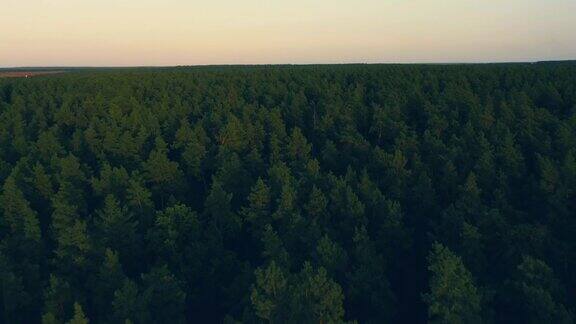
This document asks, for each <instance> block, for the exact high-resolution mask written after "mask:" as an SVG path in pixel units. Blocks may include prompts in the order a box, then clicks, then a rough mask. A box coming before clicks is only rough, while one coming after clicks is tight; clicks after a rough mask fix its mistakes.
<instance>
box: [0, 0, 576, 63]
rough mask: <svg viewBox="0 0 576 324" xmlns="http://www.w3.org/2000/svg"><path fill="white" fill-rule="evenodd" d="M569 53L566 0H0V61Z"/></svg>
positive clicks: (481, 58)
mask: <svg viewBox="0 0 576 324" xmlns="http://www.w3.org/2000/svg"><path fill="white" fill-rule="evenodd" d="M550 59H576V0H477V1H468V0H444V1H442V0H378V1H377V0H290V1H288V0H283V1H279V0H268V1H264V0H210V1H196V0H154V1H153V0H0V67H14V66H137V65H195V64H253V63H254V64H269V63H349V62H368V63H375V62H382V63H387V62H500V61H533V60H550Z"/></svg>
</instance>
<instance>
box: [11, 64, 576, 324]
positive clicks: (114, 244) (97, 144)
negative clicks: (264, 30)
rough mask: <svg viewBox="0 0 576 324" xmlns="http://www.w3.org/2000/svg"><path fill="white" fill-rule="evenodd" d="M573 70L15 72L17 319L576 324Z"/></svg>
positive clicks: (48, 323) (45, 322) (75, 323)
mask: <svg viewBox="0 0 576 324" xmlns="http://www.w3.org/2000/svg"><path fill="white" fill-rule="evenodd" d="M575 297H576V62H567V63H545V62H543V63H518V64H468V65H363V64H355V65H354V64H353V65H308V66H292V65H280V66H207V67H174V68H163V69H119V70H98V69H91V70H86V71H84V70H81V69H80V70H74V71H71V72H69V73H63V74H58V75H50V76H38V77H34V78H27V79H23V78H22V79H0V323H42V324H57V323H60V324H64V323H71V324H86V323H121V324H128V323H133V324H137V323H226V324H234V323H274V324H278V323H319V324H329V323H450V324H455V323H574V322H575V320H576V315H575V314H576V313H575V312H576V298H575Z"/></svg>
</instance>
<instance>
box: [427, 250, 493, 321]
mask: <svg viewBox="0 0 576 324" xmlns="http://www.w3.org/2000/svg"><path fill="white" fill-rule="evenodd" d="M428 263H429V265H428V270H429V271H430V272H431V275H432V276H431V278H430V292H428V293H426V294H425V295H424V301H425V302H426V303H427V304H428V318H429V321H430V322H432V323H480V322H481V311H482V308H481V307H482V306H481V297H480V293H479V291H478V289H477V288H476V286H475V285H474V282H473V278H472V275H471V274H470V272H469V271H468V270H467V269H466V267H465V266H464V264H463V263H462V260H461V259H460V257H458V256H456V255H454V254H453V253H452V252H451V251H450V250H449V249H448V248H446V247H444V246H443V245H441V244H438V243H436V244H434V246H433V247H432V251H431V252H430V255H429V257H428Z"/></svg>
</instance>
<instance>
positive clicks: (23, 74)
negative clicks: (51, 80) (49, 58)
mask: <svg viewBox="0 0 576 324" xmlns="http://www.w3.org/2000/svg"><path fill="white" fill-rule="evenodd" d="M64 72H65V71H6V72H4V71H0V78H28V77H34V76H39V75H47V74H57V73H64Z"/></svg>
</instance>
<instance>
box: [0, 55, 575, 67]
mask: <svg viewBox="0 0 576 324" xmlns="http://www.w3.org/2000/svg"><path fill="white" fill-rule="evenodd" d="M574 61H576V58H573V59H572V58H571V59H550V60H510V61H507V60H503V61H498V60H496V61H432V62H426V61H413V62H339V63H208V64H175V65H36V66H34V65H26V66H0V69H3V70H8V69H60V68H61V69H89V68H94V69H114V68H120V69H121V68H176V67H211V66H213V67H217V66H230V67H232V66H247V67H248V66H314V65H473V64H526V63H548V62H549V63H555V62H558V63H562V62H564V63H566V62H574Z"/></svg>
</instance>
